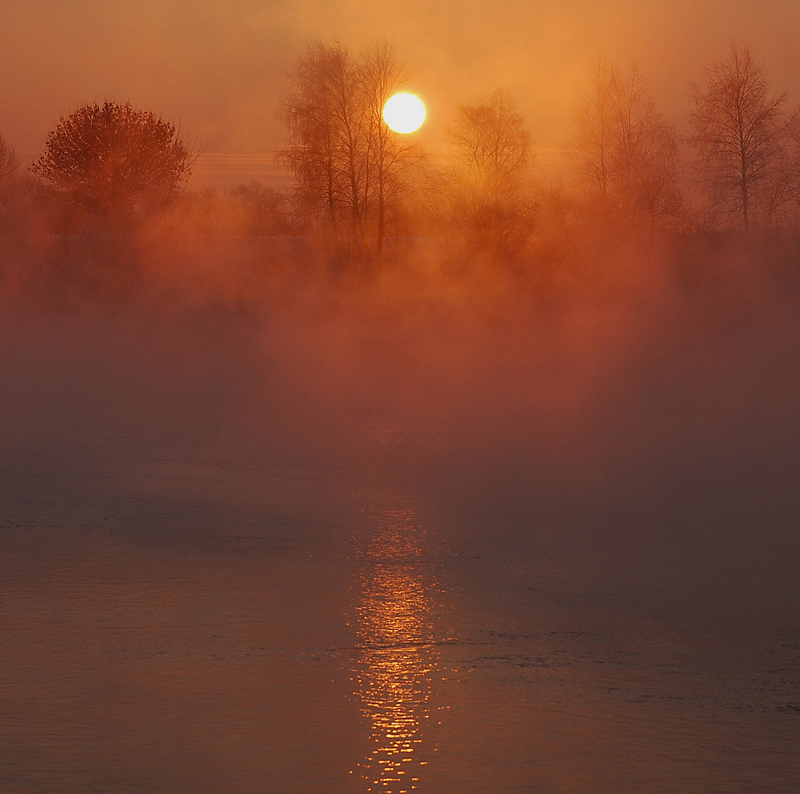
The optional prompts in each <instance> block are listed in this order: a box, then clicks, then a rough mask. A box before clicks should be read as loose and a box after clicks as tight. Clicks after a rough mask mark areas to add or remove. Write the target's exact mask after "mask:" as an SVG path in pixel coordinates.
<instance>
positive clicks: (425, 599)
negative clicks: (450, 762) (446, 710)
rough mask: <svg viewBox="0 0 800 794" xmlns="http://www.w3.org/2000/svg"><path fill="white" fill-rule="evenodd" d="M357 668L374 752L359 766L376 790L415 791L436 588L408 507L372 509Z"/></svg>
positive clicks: (427, 713)
mask: <svg viewBox="0 0 800 794" xmlns="http://www.w3.org/2000/svg"><path fill="white" fill-rule="evenodd" d="M365 514H366V515H365V517H366V518H367V526H368V528H369V530H368V531H370V532H371V536H370V537H368V538H365V539H364V540H363V541H362V543H363V544H364V545H363V547H362V550H361V551H360V554H359V556H360V557H361V560H362V563H361V569H360V587H361V598H360V602H359V604H358V607H357V619H358V648H359V651H360V653H359V656H358V659H357V663H356V669H355V671H354V672H355V680H356V682H357V685H358V688H357V691H356V695H357V697H359V699H360V700H361V704H362V707H361V708H362V713H363V714H364V716H365V718H366V720H367V721H368V722H369V724H370V726H371V750H370V752H369V753H368V754H367V755H366V757H365V759H364V760H363V761H362V762H361V763H359V765H358V766H359V771H360V773H361V776H362V778H363V780H364V782H365V784H366V790H367V791H370V792H376V791H381V792H391V794H408V792H411V791H414V790H415V789H416V788H417V787H418V784H419V781H420V775H421V773H422V771H423V769H424V767H425V765H426V764H427V760H425V758H423V757H422V756H423V755H428V752H423V751H432V750H434V749H435V748H434V747H425V746H424V742H425V741H426V737H425V732H426V727H427V721H429V720H430V717H431V686H432V680H433V676H434V675H435V674H436V669H437V661H438V656H439V654H438V649H437V646H436V645H435V644H434V619H435V616H436V614H435V608H436V603H435V600H434V594H435V591H436V583H435V582H434V581H433V579H432V577H431V575H430V573H429V571H428V570H427V567H426V565H425V562H424V559H423V554H424V552H425V545H424V542H425V531H424V528H423V527H422V526H421V525H420V524H419V522H418V521H417V520H416V517H415V514H414V511H413V510H411V509H410V508H406V507H396V508H391V509H382V510H378V511H375V512H373V511H371V510H369V509H366V510H365Z"/></svg>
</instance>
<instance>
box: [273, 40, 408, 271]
mask: <svg viewBox="0 0 800 794" xmlns="http://www.w3.org/2000/svg"><path fill="white" fill-rule="evenodd" d="M289 80H290V89H289V93H288V95H287V97H286V99H285V100H284V101H283V103H282V104H281V105H280V107H279V109H278V116H279V117H280V118H281V119H283V121H284V122H285V123H286V125H287V127H288V130H289V145H288V146H287V147H286V148H285V149H284V150H283V152H281V154H280V157H281V159H282V160H283V161H284V162H285V163H286V164H287V165H288V166H289V168H290V169H291V170H292V173H293V174H294V177H295V187H296V190H295V199H296V204H297V207H298V209H299V211H300V213H301V215H304V216H306V217H308V218H311V219H314V220H315V221H316V222H317V223H319V222H324V225H325V226H326V227H327V228H329V229H330V230H331V231H332V233H333V235H334V237H336V236H338V235H339V234H340V233H341V232H342V231H344V230H347V231H348V235H349V238H350V241H351V243H352V244H354V245H355V246H356V247H357V249H358V250H359V251H363V250H364V247H365V245H366V239H367V236H368V235H370V234H374V235H375V237H376V240H377V242H376V254H377V257H378V258H380V255H381V251H382V248H383V241H384V237H385V234H386V229H387V224H388V221H389V217H390V211H391V207H392V202H393V201H394V200H396V198H397V196H398V194H399V191H400V188H401V181H400V174H401V172H402V171H403V170H404V168H406V167H407V166H408V165H409V163H410V162H412V160H413V158H412V157H411V152H412V147H411V146H409V145H407V144H404V143H403V142H402V141H401V140H400V138H399V136H398V135H397V134H395V133H393V132H392V131H391V130H389V128H388V127H387V126H386V124H385V123H384V121H383V118H382V112H383V106H384V104H385V103H386V100H387V99H388V98H389V97H390V96H391V95H392V94H393V93H394V92H395V91H396V90H397V89H398V88H399V87H400V85H401V84H402V82H403V75H402V73H401V71H400V70H399V69H398V68H397V67H396V66H395V65H394V62H393V58H392V52H391V48H390V47H389V46H388V45H387V44H383V43H382V44H376V45H374V46H372V47H370V48H368V49H366V50H364V51H363V52H362V53H361V54H360V55H359V56H358V57H353V56H352V55H350V53H349V52H348V50H347V49H346V48H345V47H343V46H342V45H341V44H339V43H335V44H324V43H320V42H318V43H316V44H312V45H310V46H309V47H307V48H306V51H305V52H304V53H303V55H301V56H300V58H299V59H298V61H297V63H296V64H295V68H294V70H293V71H292V73H291V74H290V77H289Z"/></svg>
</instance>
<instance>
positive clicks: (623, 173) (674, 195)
mask: <svg viewBox="0 0 800 794" xmlns="http://www.w3.org/2000/svg"><path fill="white" fill-rule="evenodd" d="M577 132H578V136H577V137H578V141H577V144H578V145H577V157H578V163H579V167H580V171H581V175H582V178H583V182H584V185H585V187H586V189H587V191H588V194H589V196H590V198H591V199H592V200H593V203H595V204H596V205H598V206H599V207H600V209H601V210H602V211H604V212H611V213H612V214H614V215H617V216H619V217H621V218H622V219H624V220H627V221H646V222H648V223H649V224H650V225H651V226H655V225H658V224H659V223H662V222H663V221H665V220H667V219H670V218H675V217H676V216H677V215H678V214H679V212H680V209H681V204H682V200H681V194H680V189H679V182H678V145H677V140H676V136H675V133H674V131H673V129H672V127H671V126H670V125H669V124H668V123H667V122H666V121H665V119H664V118H663V117H662V116H661V115H660V114H659V113H658V112H657V111H656V109H655V102H654V101H653V98H652V97H651V96H650V94H649V92H648V91H647V89H646V87H645V85H644V83H643V81H642V79H641V76H640V74H639V71H638V69H637V68H636V67H633V68H632V69H631V71H630V72H629V73H628V74H623V72H622V71H621V70H620V69H619V68H618V67H616V66H615V65H614V64H613V63H611V62H610V61H608V60H605V59H598V60H597V61H596V62H595V65H594V68H593V74H592V81H591V84H590V86H589V89H588V90H587V91H586V93H585V94H584V96H583V98H582V100H581V103H580V105H579V108H578V113H577Z"/></svg>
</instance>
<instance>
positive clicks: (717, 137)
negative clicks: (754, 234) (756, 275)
mask: <svg viewBox="0 0 800 794" xmlns="http://www.w3.org/2000/svg"><path fill="white" fill-rule="evenodd" d="M690 91H691V101H692V105H693V107H692V113H691V122H692V126H693V127H694V136H693V138H692V142H693V144H694V145H695V147H696V149H697V152H698V155H699V174H700V178H701V181H702V182H703V183H704V184H705V185H706V186H707V188H708V189H709V191H710V194H711V197H712V200H713V202H714V206H715V209H716V210H717V211H718V213H719V214H721V215H723V216H729V217H732V218H734V219H735V222H736V224H737V225H740V226H741V227H742V228H744V229H745V230H747V229H749V228H751V226H752V225H753V224H754V223H759V224H764V225H769V224H770V223H771V222H772V221H773V220H774V219H775V218H776V216H777V215H778V214H780V212H781V209H784V208H786V206H787V205H788V204H790V203H792V202H793V201H794V198H795V195H796V184H797V165H796V163H795V162H792V161H793V160H794V159H795V158H792V157H791V154H790V149H789V120H788V119H787V118H786V116H785V114H784V112H783V106H784V104H785V102H786V94H785V92H784V93H780V94H773V93H772V91H771V89H770V86H769V83H768V81H767V77H766V71H765V69H764V67H763V66H762V65H761V64H759V63H757V62H756V61H755V59H754V58H753V56H752V54H751V53H750V50H749V49H748V48H747V47H744V46H739V45H732V46H731V51H730V55H729V57H728V58H727V59H726V60H724V61H713V62H712V63H711V64H710V65H709V66H708V67H707V69H706V77H705V81H704V83H703V84H702V85H696V84H692V86H691V88H690Z"/></svg>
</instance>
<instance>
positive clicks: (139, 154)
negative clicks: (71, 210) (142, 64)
mask: <svg viewBox="0 0 800 794" xmlns="http://www.w3.org/2000/svg"><path fill="white" fill-rule="evenodd" d="M195 158H196V154H195V153H194V152H192V150H191V148H190V147H189V146H188V145H187V144H186V143H185V142H184V141H183V140H182V139H181V136H180V130H179V129H178V128H176V127H175V126H174V125H173V124H170V123H169V122H167V121H165V120H164V119H162V118H160V117H158V116H156V115H155V114H153V113H152V112H151V111H149V110H135V109H134V108H133V107H131V105H130V103H125V104H118V103H116V102H109V101H106V102H104V103H103V104H102V105H100V104H98V103H96V102H95V103H92V104H89V105H84V106H83V107H81V108H79V109H78V110H76V111H75V112H74V113H72V114H70V115H69V116H66V117H62V118H61V119H60V120H59V122H58V124H57V125H56V127H55V129H53V130H52V131H51V132H50V133H49V135H48V136H47V140H46V142H45V151H44V154H43V155H42V156H41V157H40V158H39V159H38V160H37V161H36V162H35V163H34V164H33V166H32V167H31V170H32V171H33V172H34V173H35V174H37V175H38V176H40V177H42V178H43V179H44V180H45V181H46V182H48V183H49V184H50V185H51V186H52V187H53V188H54V189H55V190H56V191H57V192H59V193H61V194H62V195H64V196H66V197H68V198H70V199H71V200H73V201H74V202H76V203H77V204H79V205H81V206H82V207H84V208H85V209H87V210H89V211H90V212H92V213H94V214H96V215H99V216H100V217H102V218H104V219H105V220H107V221H115V222H120V221H123V222H127V221H130V220H133V219H134V218H135V217H137V216H141V215H142V214H144V213H146V212H147V211H149V210H152V209H153V208H155V207H158V206H161V205H162V204H163V203H164V202H165V201H166V200H167V199H169V198H170V197H172V196H174V195H175V194H176V193H177V191H178V189H179V187H180V185H181V183H183V182H185V181H186V180H187V179H188V177H189V174H190V173H191V165H192V163H193V162H194V159H195Z"/></svg>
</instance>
